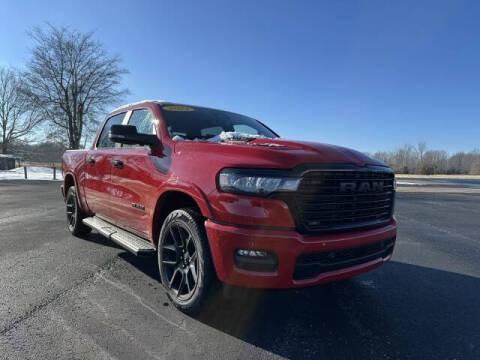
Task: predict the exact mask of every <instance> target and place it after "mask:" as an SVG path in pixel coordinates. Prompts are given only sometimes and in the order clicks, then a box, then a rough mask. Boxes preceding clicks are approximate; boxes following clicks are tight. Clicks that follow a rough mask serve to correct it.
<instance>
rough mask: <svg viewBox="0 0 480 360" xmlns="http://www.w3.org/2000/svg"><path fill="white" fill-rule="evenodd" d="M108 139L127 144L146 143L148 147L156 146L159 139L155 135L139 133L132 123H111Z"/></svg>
mask: <svg viewBox="0 0 480 360" xmlns="http://www.w3.org/2000/svg"><path fill="white" fill-rule="evenodd" d="M108 137H109V139H110V140H111V141H113V142H116V143H120V144H128V145H148V146H150V148H152V149H153V148H156V147H157V146H158V145H159V144H160V141H159V140H158V137H157V135H150V134H139V133H138V132H137V127H136V126H134V125H112V127H111V128H110V133H109V135H108Z"/></svg>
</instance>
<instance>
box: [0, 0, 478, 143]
mask: <svg viewBox="0 0 480 360" xmlns="http://www.w3.org/2000/svg"><path fill="white" fill-rule="evenodd" d="M479 18H480V2H478V1H459V0H456V1H453V0H451V1H431V2H430V1H397V2H393V1H370V0H368V1H367V0H365V1H334V0H332V1H288V2H287V1H285V2H284V1H260V0H257V1H131V0H130V1H120V0H119V1H111V2H107V1H100V0H96V1H86V0H82V1H66V0H61V1H52V0H50V1H44V2H43V5H40V2H39V1H33V0H32V1H23V0H14V1H10V0H3V1H2V2H1V3H0V65H11V66H15V67H18V68H21V67H22V66H23V65H24V63H25V62H26V60H27V59H28V56H29V55H28V49H29V46H31V43H30V41H29V38H28V36H27V34H26V31H27V30H28V29H29V28H31V27H32V26H34V25H42V24H45V22H50V23H52V24H54V25H58V26H62V25H66V26H70V27H72V28H76V29H79V30H81V31H90V30H95V31H96V34H95V37H96V38H97V39H98V40H100V41H101V42H102V43H103V44H104V45H105V47H106V48H107V50H108V51H110V52H112V53H117V54H120V55H121V56H122V58H123V60H124V62H123V65H124V66H125V67H126V68H128V69H129V70H130V74H129V75H127V76H125V78H124V85H125V86H126V87H128V88H129V89H130V91H131V92H132V94H131V96H129V98H128V99H125V100H126V101H136V100H139V99H144V98H154V99H157V98H161V99H167V100H172V101H179V102H185V103H191V104H198V105H205V106H212V107H217V108H222V109H226V110H231V111H236V112H240V113H244V114H247V115H250V116H253V117H256V118H258V119H260V120H262V121H264V122H265V123H267V124H268V125H270V126H271V127H272V128H274V129H275V130H277V132H279V133H280V134H281V135H282V136H283V137H286V138H290V139H305V140H313V141H320V142H327V143H334V144H339V145H344V146H348V147H352V148H355V149H358V150H361V151H370V152H373V151H375V150H377V149H385V150H388V149H393V148H396V147H398V146H400V145H402V144H404V143H412V144H415V143H416V142H418V141H421V140H425V141H427V143H428V145H429V148H434V149H445V150H447V151H449V152H455V151H462V150H465V151H468V150H471V149H473V148H474V147H477V148H480V81H479V80H480V21H479V20H478V19H479Z"/></svg>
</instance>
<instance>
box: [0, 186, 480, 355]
mask: <svg viewBox="0 0 480 360" xmlns="http://www.w3.org/2000/svg"><path fill="white" fill-rule="evenodd" d="M403 189H404V188H402V187H401V188H400V191H402V190H403ZM408 190H409V192H400V193H399V194H398V197H397V202H396V213H397V218H398V221H399V236H398V242H397V246H396V249H395V253H394V257H393V260H392V261H391V262H390V263H388V264H387V265H385V266H383V267H381V268H379V269H377V270H375V271H373V272H371V273H367V274H364V275H362V276H359V277H357V278H355V279H352V280H349V281H346V282H343V283H339V284H332V285H327V286H320V287H315V288H308V289H300V290H291V291H249V292H247V293H245V294H243V296H242V295H239V296H238V298H236V299H234V300H228V301H227V300H224V299H223V297H222V296H221V294H220V293H218V294H215V295H214V296H213V298H212V301H211V303H210V305H209V306H208V308H206V309H205V310H204V312H203V313H202V314H201V315H200V316H199V317H198V318H196V319H194V318H191V317H188V316H185V315H183V314H181V313H180V312H178V311H176V310H175V309H174V308H173V307H172V306H171V305H169V303H168V300H167V298H166V296H165V294H164V293H163V291H162V290H161V284H160V282H159V277H158V271H157V268H156V264H155V261H154V259H151V258H136V257H135V256H133V255H131V254H129V253H128V252H125V251H124V250H123V249H121V248H119V247H117V246H116V245H115V244H113V243H111V242H109V241H108V240H105V239H104V238H103V237H101V236H99V235H96V234H94V233H92V234H90V235H89V236H88V237H87V238H85V239H80V238H75V237H73V236H71V235H70V234H69V233H68V232H67V229H66V222H65V215H64V205H63V202H62V200H61V195H60V190H59V183H56V182H47V181H45V182H44V181H20V180H18V181H0V205H1V207H0V249H1V250H0V359H3V358H5V359H16V358H19V359H23V358H28V359H35V358H37V359H57V358H59V359H109V358H112V359H114V358H118V359H131V358H135V359H138V360H140V359H155V358H156V359H165V358H166V359H169V358H175V359H178V358H189V357H195V358H205V359H211V358H221V359H224V358H232V359H239V358H241V359H244V358H252V359H261V358H272V357H286V358H299V359H304V358H312V359H319V358H322V359H372V358H381V359H406V358H411V359H445V358H457V359H479V358H480V331H479V324H480V306H479V299H480V265H479V264H480V261H479V260H480V231H479V222H478V219H479V218H480V194H479V193H466V194H465V193H456V194H455V193H450V192H448V191H444V192H434V193H426V192H413V190H412V189H411V188H409V189H408Z"/></svg>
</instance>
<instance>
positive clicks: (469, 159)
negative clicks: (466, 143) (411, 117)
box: [369, 142, 480, 175]
mask: <svg viewBox="0 0 480 360" xmlns="http://www.w3.org/2000/svg"><path fill="white" fill-rule="evenodd" d="M369 155H371V156H373V157H374V158H376V159H378V160H381V161H383V162H384V163H386V164H388V165H389V166H390V167H391V168H392V169H393V170H394V171H395V172H396V173H399V174H425V175H434V174H470V175H479V174H480V150H478V149H475V150H472V151H470V152H457V153H454V154H451V155H450V154H448V153H447V152H446V151H444V150H429V149H428V148H427V144H426V142H420V143H418V144H417V146H413V145H409V144H407V145H404V146H402V147H400V148H398V149H396V150H393V151H377V152H376V153H374V154H369Z"/></svg>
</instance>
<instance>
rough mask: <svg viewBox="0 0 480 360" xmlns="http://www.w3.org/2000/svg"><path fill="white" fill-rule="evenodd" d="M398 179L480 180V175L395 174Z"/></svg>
mask: <svg viewBox="0 0 480 360" xmlns="http://www.w3.org/2000/svg"><path fill="white" fill-rule="evenodd" d="M395 177H396V178H399V179H400V178H411V179H472V180H480V175H414V174H395Z"/></svg>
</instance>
